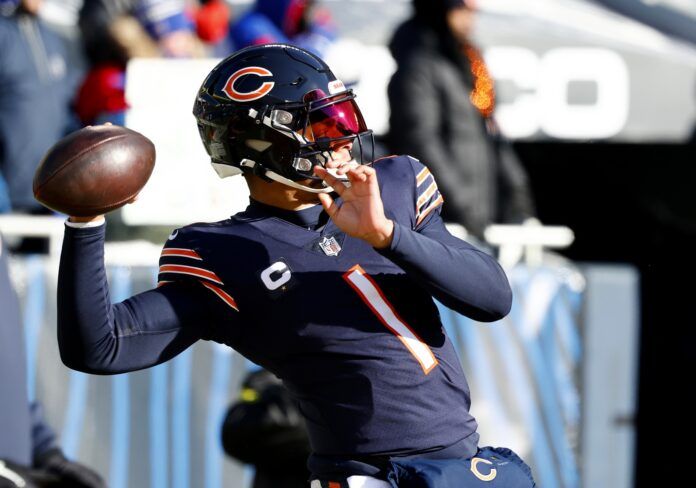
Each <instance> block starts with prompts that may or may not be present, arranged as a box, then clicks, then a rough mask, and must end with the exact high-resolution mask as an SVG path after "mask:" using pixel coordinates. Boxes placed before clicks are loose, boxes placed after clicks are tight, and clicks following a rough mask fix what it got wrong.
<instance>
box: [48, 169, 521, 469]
mask: <svg viewBox="0 0 696 488" xmlns="http://www.w3.org/2000/svg"><path fill="white" fill-rule="evenodd" d="M375 169H376V171H377V175H378V179H379V182H380V190H381V196H382V200H383V202H384V207H385V213H386V215H387V217H388V218H390V219H392V220H393V221H394V222H395V231H394V238H393V242H392V244H391V246H390V248H389V249H386V250H381V251H377V250H375V249H374V248H372V247H371V246H370V245H369V244H367V243H366V242H364V241H362V240H360V239H355V238H352V237H350V236H347V235H345V234H344V233H342V232H341V231H340V230H339V229H338V228H337V227H336V226H335V225H334V224H333V222H331V221H330V220H328V219H327V217H326V214H325V213H324V212H322V209H321V206H316V207H314V208H311V209H307V210H303V211H300V212H287V211H283V210H279V209H275V208H273V207H268V206H265V205H262V204H259V203H256V202H252V204H251V205H250V206H249V208H248V209H247V210H246V211H244V212H242V213H239V214H237V215H235V216H233V217H232V218H230V219H228V220H224V221H221V222H216V223H208V224H193V225H190V226H186V227H183V228H181V229H178V230H176V231H174V232H173V233H172V235H171V236H170V239H169V240H168V241H167V243H166V244H165V246H164V250H163V252H162V257H161V259H160V273H159V284H158V288H157V289H156V290H151V291H148V292H145V293H143V294H140V295H136V296H135V297H132V298H130V299H129V300H126V301H125V302H123V303H121V304H117V305H114V306H110V305H109V304H108V300H107V299H105V298H104V297H108V295H107V294H106V291H108V290H106V287H107V285H106V279H105V277H104V270H103V263H102V262H101V253H102V241H103V230H102V229H99V228H97V229H68V230H67V232H66V240H65V243H64V249H63V254H62V258H61V259H62V262H61V272H60V280H61V283H60V296H59V341H60V346H61V353H62V355H63V358H64V361H66V363H67V364H68V365H69V366H72V367H76V368H78V369H82V370H85V371H91V372H98V373H114V372H120V371H129V370H133V369H138V368H143V367H147V366H151V365H153V364H157V363H158V362H162V361H164V360H167V359H169V358H170V357H172V356H173V355H175V354H177V353H178V352H180V351H181V350H183V349H184V348H185V347H188V345H189V344H191V343H192V342H193V341H195V340H197V339H200V338H204V339H210V340H214V341H217V342H220V343H224V344H227V345H229V346H231V347H233V348H235V349H236V350H237V351H239V352H240V353H242V354H244V355H245V356H247V357H248V358H249V359H251V360H252V361H254V362H256V363H258V364H260V365H262V366H264V367H265V368H267V369H269V370H270V371H272V372H273V373H275V374H276V375H277V376H278V377H280V378H281V379H282V380H283V381H284V382H285V384H286V385H287V386H288V387H289V389H290V390H291V391H292V393H293V394H294V396H295V397H296V398H297V400H298V401H299V405H300V409H301V411H302V413H303V415H304V416H305V418H306V420H307V426H308V429H309V434H310V439H311V444H312V448H313V450H314V451H315V452H316V453H318V454H320V455H325V456H343V457H347V458H350V457H351V456H353V457H357V456H366V455H367V456H371V455H385V456H389V455H404V454H412V453H420V452H428V451H434V450H439V449H443V448H446V447H448V446H451V445H454V444H457V443H460V444H462V445H463V446H464V448H463V449H464V453H469V454H470V455H473V454H474V453H475V452H476V447H477V441H478V435H477V434H476V422H475V420H474V418H473V417H472V416H471V415H470V414H469V404H470V402H469V388H468V385H467V382H466V379H465V377H464V374H463V372H462V369H461V367H460V362H459V358H458V357H457V355H456V352H455V350H454V347H453V346H452V343H451V342H450V340H449V339H448V337H447V336H446V334H445V332H444V329H443V327H442V324H441V322H440V317H439V314H438V310H437V308H436V306H435V303H434V302H433V297H435V298H437V299H438V300H440V301H442V302H443V303H444V304H446V305H447V306H449V307H450V308H452V309H454V310H457V311H459V312H460V313H463V314H466V315H468V316H470V317H473V318H475V319H477V320H484V321H490V320H496V319H499V318H501V317H502V316H503V315H505V314H506V313H507V311H508V310H509V307H510V301H511V292H510V288H509V285H508V282H507V279H506V277H505V274H504V273H503V271H502V270H501V269H500V267H499V266H498V264H497V263H496V262H495V260H494V259H493V258H491V257H490V256H488V255H486V254H485V253H483V252H481V251H479V250H477V249H475V248H474V247H472V246H471V245H469V244H467V243H466V242H464V241H461V240H459V239H456V238H454V237H453V236H451V235H450V234H449V233H448V232H447V231H446V230H445V228H444V225H443V223H442V221H441V219H440V217H439V208H440V206H441V204H442V198H441V196H440V194H439V191H438V189H437V185H436V183H435V181H434V179H433V177H432V175H431V174H430V173H429V171H428V170H427V168H426V167H425V166H423V165H422V164H421V163H419V162H418V161H416V160H414V159H412V158H408V157H394V158H386V159H383V160H380V161H379V162H377V163H375ZM339 203H340V200H339ZM76 337H77V338H79V339H77V340H76Z"/></svg>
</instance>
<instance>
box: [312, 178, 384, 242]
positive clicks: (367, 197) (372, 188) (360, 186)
mask: <svg viewBox="0 0 696 488" xmlns="http://www.w3.org/2000/svg"><path fill="white" fill-rule="evenodd" d="M314 174H316V175H317V176H319V177H320V178H321V179H323V180H324V181H325V182H326V184H327V185H329V186H331V187H332V188H333V189H334V190H336V193H338V195H339V196H340V197H341V199H342V200H343V202H342V203H341V204H340V205H339V204H338V203H336V201H334V199H333V198H331V196H329V195H328V194H326V193H322V194H319V200H320V201H321V204H322V206H323V207H324V209H325V210H326V213H328V214H329V217H331V219H332V220H333V221H334V222H335V223H336V225H337V226H338V227H339V228H340V229H341V230H342V231H343V232H345V233H346V234H348V235H350V236H353V237H357V238H360V239H363V240H364V241H367V242H368V243H369V244H370V245H372V246H373V247H375V248H377V249H381V248H385V247H387V246H389V245H390V244H391V240H392V236H393V234H394V222H392V221H391V220H389V219H388V218H387V217H386V216H385V215H384V205H383V204H382V197H381V196H380V193H379V185H378V184H377V173H376V172H375V170H374V169H373V168H371V167H370V166H358V167H355V168H351V169H350V170H348V172H347V173H346V175H347V176H348V181H350V186H347V185H345V184H344V183H342V182H341V181H340V180H338V179H337V178H334V177H333V176H331V175H330V174H329V173H328V172H327V171H326V170H325V169H324V168H322V167H320V166H315V168H314Z"/></svg>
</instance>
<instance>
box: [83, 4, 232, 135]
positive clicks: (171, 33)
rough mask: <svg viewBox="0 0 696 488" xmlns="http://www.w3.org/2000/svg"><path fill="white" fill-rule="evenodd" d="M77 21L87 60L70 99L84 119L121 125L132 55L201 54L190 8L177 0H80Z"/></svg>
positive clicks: (84, 120) (180, 56) (181, 56)
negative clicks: (82, 78)
mask: <svg viewBox="0 0 696 488" xmlns="http://www.w3.org/2000/svg"><path fill="white" fill-rule="evenodd" d="M218 12H219V9H218ZM203 23H205V22H203ZM78 24H79V27H80V32H81V33H82V38H83V42H84V47H85V54H86V55H87V59H88V61H89V64H90V70H89V72H88V74H87V76H86V77H85V79H84V81H83V83H82V86H81V87H80V89H79V91H78V94H77V98H76V101H75V109H76V111H77V114H78V116H79V118H80V121H81V122H82V123H83V124H84V125H88V124H100V123H104V122H112V123H114V124H118V125H124V123H125V110H126V109H127V107H128V105H127V103H126V98H125V74H126V65H127V64H128V60H130V59H131V58H134V57H158V56H163V57H171V58H188V57H198V56H202V55H203V54H204V49H203V46H202V44H201V42H200V40H199V39H198V38H197V36H196V31H195V28H196V27H195V24H194V13H192V12H189V11H187V10H186V4H185V2H183V1H182V0H85V2H84V4H83V6H82V8H81V10H80V15H79V21H78ZM208 27H209V28H208V30H211V29H210V26H208ZM207 34H208V35H211V36H212V35H217V36H219V33H218V32H207Z"/></svg>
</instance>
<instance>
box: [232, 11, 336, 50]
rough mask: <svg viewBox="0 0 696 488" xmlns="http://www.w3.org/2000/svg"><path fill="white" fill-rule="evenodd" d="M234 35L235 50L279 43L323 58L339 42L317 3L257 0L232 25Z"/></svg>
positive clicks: (326, 13) (330, 22) (327, 16)
mask: <svg viewBox="0 0 696 488" xmlns="http://www.w3.org/2000/svg"><path fill="white" fill-rule="evenodd" d="M230 36H231V38H232V43H233V45H234V48H235V49H241V48H244V47H247V46H253V45H258V44H268V43H274V42H275V43H287V44H292V45H295V46H298V47H301V48H303V49H306V50H308V51H310V52H312V53H314V54H316V55H317V56H323V55H325V54H326V50H327V49H328V48H329V46H330V45H331V43H332V42H334V40H335V39H336V27H335V26H334V24H333V23H332V21H331V18H330V15H329V13H328V11H326V10H324V9H319V8H317V7H316V2H315V1H314V0H256V3H255V5H254V7H253V8H252V9H251V10H250V11H249V12H247V13H246V14H244V15H242V16H241V17H240V18H239V19H238V20H237V21H236V22H235V23H234V24H233V25H232V27H231V29H230Z"/></svg>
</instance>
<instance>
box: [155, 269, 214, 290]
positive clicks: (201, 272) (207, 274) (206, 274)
mask: <svg viewBox="0 0 696 488" xmlns="http://www.w3.org/2000/svg"><path fill="white" fill-rule="evenodd" d="M159 272H160V273H178V274H185V275H190V276H197V277H199V278H206V279H208V280H210V281H214V282H215V283H217V284H219V285H224V283H223V282H222V280H221V279H220V278H218V275H216V274H215V273H213V272H212V271H208V270H207V269H203V268H196V267H195V266H184V265H182V264H163V265H162V266H160V267H159Z"/></svg>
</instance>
